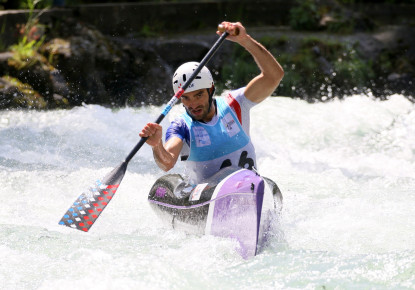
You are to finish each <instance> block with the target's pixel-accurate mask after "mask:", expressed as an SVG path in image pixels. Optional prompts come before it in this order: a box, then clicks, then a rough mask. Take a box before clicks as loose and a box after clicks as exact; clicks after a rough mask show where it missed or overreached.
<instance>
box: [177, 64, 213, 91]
mask: <svg viewBox="0 0 415 290" xmlns="http://www.w3.org/2000/svg"><path fill="white" fill-rule="evenodd" d="M198 66H199V63H198V62H195V61H192V62H186V63H184V64H182V65H181V66H179V68H178V69H177V70H176V71H175V73H174V74H173V91H174V93H177V91H178V90H179V89H180V88H181V87H182V86H183V85H184V83H185V82H186V81H187V80H188V79H189V78H190V76H191V75H192V74H193V72H194V71H195V70H196V68H197V67H198ZM212 86H213V78H212V74H211V73H210V71H209V70H208V68H207V67H205V66H204V67H203V68H202V69H201V70H200V72H199V74H198V75H197V76H196V78H195V79H194V80H193V82H192V83H191V84H190V85H189V86H188V87H187V89H186V91H185V93H188V92H193V91H196V90H200V89H210V88H211V87H212Z"/></svg>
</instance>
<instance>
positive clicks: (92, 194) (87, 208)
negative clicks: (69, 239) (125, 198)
mask: <svg viewBox="0 0 415 290" xmlns="http://www.w3.org/2000/svg"><path fill="white" fill-rule="evenodd" d="M126 170H127V163H126V162H123V163H121V164H120V165H119V166H118V167H116V168H115V169H114V170H112V171H111V172H110V173H109V174H107V175H106V176H105V177H104V178H103V179H102V180H97V181H96V182H95V184H94V185H93V186H91V187H90V188H89V189H88V190H87V191H85V192H83V193H82V194H81V195H80V196H79V197H78V198H77V199H76V200H75V202H74V203H73V205H72V206H71V207H70V208H69V209H68V211H67V212H66V213H65V214H64V215H63V217H62V219H61V220H60V221H59V224H60V225H65V226H68V227H71V228H74V229H78V230H82V231H85V232H87V231H88V230H89V229H90V228H91V227H92V225H93V224H94V223H95V221H96V220H97V218H98V217H99V215H100V214H101V212H102V211H103V210H104V209H105V207H106V206H107V205H108V203H109V202H110V201H111V199H112V197H113V196H114V194H115V192H116V191H117V189H118V186H119V185H120V183H121V180H122V179H123V177H124V174H125V171H126Z"/></svg>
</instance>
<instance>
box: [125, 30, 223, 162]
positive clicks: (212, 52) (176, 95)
mask: <svg viewBox="0 0 415 290" xmlns="http://www.w3.org/2000/svg"><path fill="white" fill-rule="evenodd" d="M228 35H229V33H227V32H224V33H223V34H222V35H221V36H220V37H219V39H218V40H217V41H216V42H215V44H214V45H213V46H212V48H211V49H210V50H209V51H208V53H207V54H206V55H205V57H204V58H203V59H202V61H201V62H200V64H199V66H198V67H197V68H196V69H195V71H194V72H193V74H192V75H191V76H190V78H189V79H188V80H187V81H186V82H185V83H184V85H183V86H182V90H181V91H179V92H181V94H183V92H184V91H185V90H186V89H187V87H188V86H189V85H190V84H191V83H192V81H193V80H194V79H195V78H196V76H197V75H198V74H199V72H200V71H201V70H202V68H203V67H204V66H205V65H206V64H207V63H208V62H209V60H210V59H211V58H212V56H213V55H214V54H215V52H216V51H217V50H218V48H219V47H220V46H221V45H222V43H223V41H224V40H225V38H226V37H227V36H228ZM181 94H177V93H176V94H175V95H174V96H173V98H172V99H171V100H170V102H169V104H168V105H167V106H166V109H168V110H167V111H166V109H165V110H164V111H163V113H162V114H160V116H159V117H158V118H157V120H156V121H155V123H156V124H160V123H161V121H163V119H164V117H166V115H167V113H168V111H170V108H168V107H169V105H170V103H171V101H172V100H175V99H179V98H180V97H181ZM176 101H177V100H176ZM147 138H148V137H142V138H141V140H140V141H139V142H138V143H137V145H135V147H134V148H133V150H132V151H131V152H130V154H128V156H127V157H126V158H125V160H124V162H125V163H128V162H130V160H131V159H132V158H133V157H134V155H135V154H136V153H137V152H138V150H140V148H141V147H142V146H143V145H144V143H145V142H146V141H147Z"/></svg>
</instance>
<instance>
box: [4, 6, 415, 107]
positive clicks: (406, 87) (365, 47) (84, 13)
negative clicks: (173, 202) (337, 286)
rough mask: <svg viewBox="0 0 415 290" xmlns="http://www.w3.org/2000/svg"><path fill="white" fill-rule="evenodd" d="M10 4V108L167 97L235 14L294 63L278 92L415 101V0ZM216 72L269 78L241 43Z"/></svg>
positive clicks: (222, 56)
mask: <svg viewBox="0 0 415 290" xmlns="http://www.w3.org/2000/svg"><path fill="white" fill-rule="evenodd" d="M0 7H1V9H2V10H1V11H0V29H1V36H0V76H1V79H0V90H1V92H2V94H0V95H1V96H2V97H0V108H9V107H29V108H40V109H42V108H46V109H48V108H57V107H59V108H61V107H73V106H77V105H80V104H82V103H83V102H85V103H93V104H104V105H108V106H125V105H130V106H141V105H142V104H156V105H160V104H163V103H164V102H166V101H167V100H168V99H170V97H171V95H172V90H171V88H170V87H171V85H170V78H171V74H172V72H173V71H174V70H175V68H176V67H177V66H178V65H180V64H181V63H183V62H185V61H190V60H196V61H197V60H201V59H202V57H203V56H204V55H205V53H206V52H207V51H208V49H209V48H210V46H211V45H212V44H213V43H214V41H215V39H216V37H217V36H216V34H215V31H216V26H217V24H218V23H220V22H222V21H224V20H226V21H240V22H242V23H243V24H244V25H245V26H246V27H247V29H248V33H250V34H251V35H252V36H253V37H254V38H256V39H257V40H258V41H260V42H261V43H262V44H264V45H265V46H266V47H267V48H268V49H269V50H270V51H271V52H272V53H273V54H274V55H275V57H276V58H277V59H278V60H279V62H280V63H281V64H282V65H283V67H284V69H285V72H286V74H285V77H284V81H283V82H282V83H281V85H280V87H279V88H278V89H277V91H276V92H275V93H274V95H279V96H287V97H294V98H301V99H304V100H307V101H309V102H321V101H323V102H325V101H329V100H332V99H336V98H344V97H345V96H349V95H353V94H366V95H369V96H373V97H374V98H379V99H388V98H389V96H390V95H393V94H402V95H404V96H406V97H407V98H408V99H409V100H411V101H413V99H414V98H413V96H414V90H415V85H414V82H415V78H414V76H415V37H414V36H415V17H414V15H415V0H384V1H374V0H369V1H363V0H360V1H359V0H324V1H323V0H304V1H286V0H274V1H270V0H268V1H267V0H257V1H233V0H228V1H179V0H176V1H104V0H102V1H78V0H45V1H34V0H22V1H9V0H0ZM209 68H210V69H211V70H212V71H213V72H214V77H215V79H216V83H217V88H218V92H221V91H223V90H225V89H232V88H235V87H240V86H243V85H245V84H246V83H247V82H248V81H249V80H250V79H251V78H252V77H253V76H255V75H256V74H257V73H258V68H257V67H256V64H255V63H254V61H252V59H251V56H250V55H249V54H248V53H246V52H245V51H244V50H243V49H242V48H241V47H239V46H236V45H232V44H230V43H226V44H225V45H224V46H223V48H222V49H221V52H220V53H217V54H216V55H215V57H214V58H213V59H212V61H211V63H210V64H209ZM154 84H157V86H154Z"/></svg>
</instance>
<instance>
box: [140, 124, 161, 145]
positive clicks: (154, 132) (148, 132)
mask: <svg viewBox="0 0 415 290" xmlns="http://www.w3.org/2000/svg"><path fill="white" fill-rule="evenodd" d="M139 135H140V137H148V139H147V141H146V143H147V144H148V145H150V146H151V147H154V146H157V145H159V144H163V141H162V140H161V138H162V135H163V127H162V126H160V125H159V124H156V123H147V124H146V125H145V126H144V128H143V129H142V130H141V132H140V133H139Z"/></svg>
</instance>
